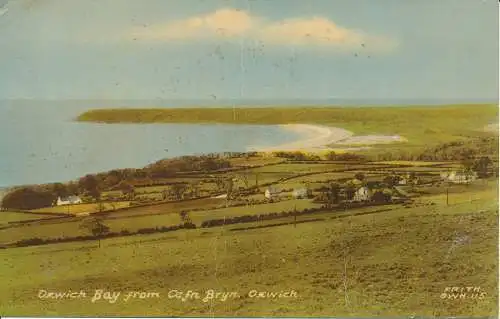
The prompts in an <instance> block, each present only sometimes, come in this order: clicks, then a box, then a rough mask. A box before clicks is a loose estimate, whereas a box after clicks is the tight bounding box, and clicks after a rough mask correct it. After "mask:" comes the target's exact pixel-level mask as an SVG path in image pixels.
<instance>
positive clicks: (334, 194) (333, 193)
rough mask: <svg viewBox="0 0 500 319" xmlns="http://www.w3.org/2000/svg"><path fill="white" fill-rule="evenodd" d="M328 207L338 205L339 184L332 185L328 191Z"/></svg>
mask: <svg viewBox="0 0 500 319" xmlns="http://www.w3.org/2000/svg"><path fill="white" fill-rule="evenodd" d="M327 198H328V205H327V206H328V207H332V206H333V205H334V204H338V202H339V198H340V185H339V184H337V183H331V184H330V187H329V189H328V195H327Z"/></svg>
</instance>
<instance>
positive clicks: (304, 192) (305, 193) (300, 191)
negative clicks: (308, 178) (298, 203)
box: [292, 187, 310, 199]
mask: <svg viewBox="0 0 500 319" xmlns="http://www.w3.org/2000/svg"><path fill="white" fill-rule="evenodd" d="M309 195H310V191H309V189H307V188H306V187H302V188H296V189H294V190H293V193H292V196H293V197H294V198H296V199H301V198H307V197H309Z"/></svg>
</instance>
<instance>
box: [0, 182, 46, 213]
mask: <svg viewBox="0 0 500 319" xmlns="http://www.w3.org/2000/svg"><path fill="white" fill-rule="evenodd" d="M54 200H55V197H54V194H53V193H52V191H51V190H43V189H38V188H34V187H21V188H17V189H14V190H13V191H11V192H9V193H7V195H5V196H4V197H3V198H2V203H1V206H2V207H3V208H8V209H25V210H28V209H36V208H42V207H50V206H52V203H53V202H54Z"/></svg>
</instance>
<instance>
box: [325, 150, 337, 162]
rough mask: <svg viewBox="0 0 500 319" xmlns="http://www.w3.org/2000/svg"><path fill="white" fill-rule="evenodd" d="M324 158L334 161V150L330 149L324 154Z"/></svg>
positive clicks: (335, 155) (335, 157)
mask: <svg viewBox="0 0 500 319" xmlns="http://www.w3.org/2000/svg"><path fill="white" fill-rule="evenodd" d="M326 159H327V160H329V161H334V160H336V159H337V154H336V153H335V152H334V151H331V152H329V153H328V154H326Z"/></svg>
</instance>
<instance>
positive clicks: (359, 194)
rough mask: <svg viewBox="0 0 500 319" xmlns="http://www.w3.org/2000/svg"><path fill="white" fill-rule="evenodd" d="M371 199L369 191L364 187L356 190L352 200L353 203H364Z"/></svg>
mask: <svg viewBox="0 0 500 319" xmlns="http://www.w3.org/2000/svg"><path fill="white" fill-rule="evenodd" d="M371 197H372V192H371V190H370V189H369V188H368V187H366V186H364V187H360V188H358V190H357V191H356V192H355V193H354V197H353V199H352V200H353V201H354V202H364V201H368V200H370V198H371Z"/></svg>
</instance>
